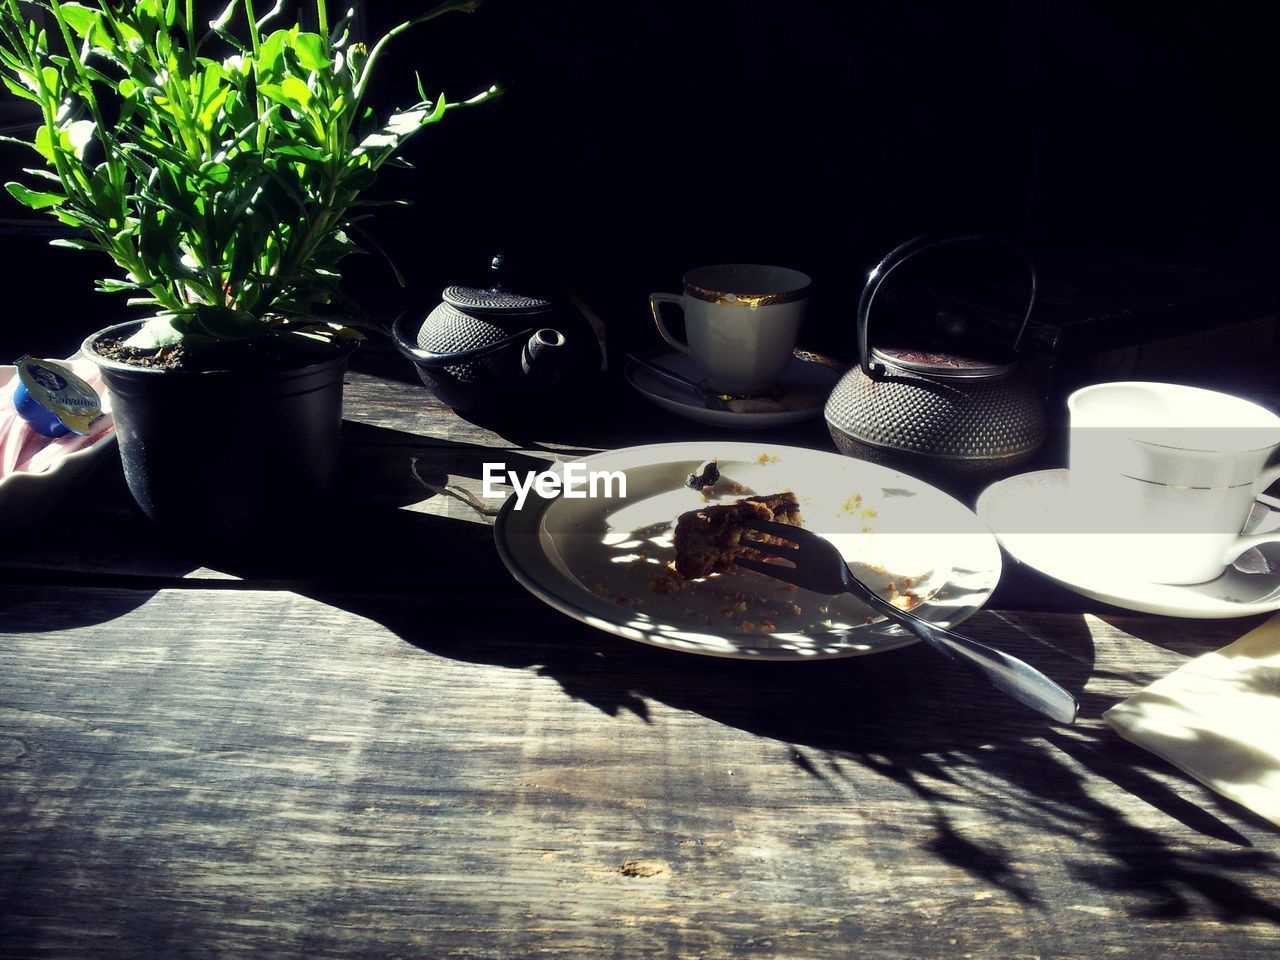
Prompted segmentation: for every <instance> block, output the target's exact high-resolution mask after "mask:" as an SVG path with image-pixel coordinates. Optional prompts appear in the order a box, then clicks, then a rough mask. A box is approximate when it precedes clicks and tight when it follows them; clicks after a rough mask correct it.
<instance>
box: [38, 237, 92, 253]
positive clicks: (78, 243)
mask: <svg viewBox="0 0 1280 960" xmlns="http://www.w3.org/2000/svg"><path fill="white" fill-rule="evenodd" d="M49 246H51V247H66V248H68V249H70V250H101V249H102V247H101V246H99V245H98V244H96V243H94V242H93V241H92V240H82V239H81V238H79V237H57V238H56V239H53V240H50V241H49Z"/></svg>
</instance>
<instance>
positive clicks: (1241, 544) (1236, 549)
mask: <svg viewBox="0 0 1280 960" xmlns="http://www.w3.org/2000/svg"><path fill="white" fill-rule="evenodd" d="M1264 543H1280V530H1272V531H1271V532H1270V533H1251V534H1247V535H1246V536H1243V537H1240V538H1238V539H1237V540H1236V541H1235V543H1233V544H1231V546H1229V547H1228V548H1227V552H1226V554H1225V555H1224V556H1223V558H1222V564H1223V566H1230V565H1231V564H1233V563H1235V562H1236V560H1237V559H1238V558H1239V556H1240V554H1242V553H1244V552H1245V551H1246V550H1248V549H1249V548H1250V547H1260V546H1262V545H1263V544H1264Z"/></svg>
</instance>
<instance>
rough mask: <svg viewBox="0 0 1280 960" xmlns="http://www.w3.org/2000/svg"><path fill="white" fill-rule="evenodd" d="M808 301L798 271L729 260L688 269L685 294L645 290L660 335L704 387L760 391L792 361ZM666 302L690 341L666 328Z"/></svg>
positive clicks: (806, 280)
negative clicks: (696, 371)
mask: <svg viewBox="0 0 1280 960" xmlns="http://www.w3.org/2000/svg"><path fill="white" fill-rule="evenodd" d="M808 300H809V278H808V277H807V276H806V275H805V274H803V273H801V272H800V271H799V270H790V269H788V268H786V267H769V266H762V265H759V264H750V263H730V264H722V265H720V266H714V267H699V268H698V269H696V270H690V271H689V272H688V273H686V274H685V276H684V293H683V294H674V293H653V294H650V295H649V309H650V310H651V311H652V312H653V321H654V323H656V324H657V325H658V333H660V334H662V339H664V340H666V341H667V343H669V344H671V346H673V347H675V348H676V349H677V350H679V351H680V352H681V353H687V354H689V356H690V357H692V358H693V361H694V363H696V364H697V366H698V367H699V368H700V369H701V370H702V372H703V373H704V374H705V375H706V378H707V383H708V384H709V385H710V386H712V387H715V388H716V389H717V390H723V391H726V392H728V393H743V394H759V393H765V392H766V391H768V390H769V389H770V388H772V387H773V386H774V385H775V384H776V383H777V382H778V378H779V377H780V376H781V375H782V371H784V370H785V369H786V368H787V364H788V363H789V362H790V361H791V351H792V349H793V348H794V347H795V345H796V337H797V336H798V335H799V333H800V323H801V321H802V320H803V319H804V311H805V307H806V306H807V305H808ZM664 303H673V304H676V305H678V306H679V307H680V309H681V310H682V311H683V313H684V328H685V334H686V336H688V338H689V342H688V343H684V342H682V341H680V340H678V339H677V338H676V337H675V336H673V335H672V333H671V331H670V330H668V329H667V325H666V324H665V323H664V322H663V320H662V304H664Z"/></svg>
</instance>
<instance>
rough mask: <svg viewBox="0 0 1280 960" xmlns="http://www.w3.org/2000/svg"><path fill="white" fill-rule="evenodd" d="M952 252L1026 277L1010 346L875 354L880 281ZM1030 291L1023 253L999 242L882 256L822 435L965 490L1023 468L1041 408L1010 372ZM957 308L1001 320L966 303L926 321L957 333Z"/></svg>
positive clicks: (959, 241)
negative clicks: (1001, 256) (997, 261)
mask: <svg viewBox="0 0 1280 960" xmlns="http://www.w3.org/2000/svg"><path fill="white" fill-rule="evenodd" d="M961 246H966V247H972V248H973V250H972V251H971V252H974V253H980V254H987V253H1001V252H1003V253H1005V254H1006V255H1007V254H1008V253H1012V254H1013V256H1014V258H1015V259H1016V260H1017V261H1018V263H1019V264H1020V266H1021V269H1022V271H1024V272H1025V275H1026V303H1025V306H1024V307H1023V308H1022V310H1021V319H1020V322H1019V323H1018V325H1017V329H1016V331H1015V332H1014V333H1013V336H1012V341H1011V342H1010V343H1008V344H1007V345H1005V346H1004V347H1003V349H998V350H997V351H996V352H995V353H994V354H993V353H992V352H991V351H990V349H988V350H986V351H985V355H984V353H983V352H982V351H975V350H972V349H964V348H960V349H957V348H955V347H954V346H952V347H951V348H944V349H935V348H931V347H929V346H919V345H911V344H907V345H903V346H894V347H889V346H877V345H874V344H873V343H872V332H871V308H872V305H873V304H874V303H875V301H876V294H877V292H878V291H879V290H880V287H881V285H882V284H883V283H884V282H885V280H886V279H888V277H889V276H890V275H891V274H892V273H893V272H894V271H895V270H897V269H898V268H899V267H901V266H902V265H903V264H905V263H907V262H908V261H910V260H911V259H913V258H914V257H916V256H918V255H920V254H923V253H924V252H926V251H931V250H938V249H941V248H946V247H961ZM1036 286H1037V277H1036V270H1035V266H1034V265H1033V264H1032V262H1031V260H1030V258H1029V257H1028V256H1027V254H1026V252H1025V251H1023V249H1022V248H1021V247H1020V246H1018V245H1017V244H1014V243H1012V242H1011V241H1008V240H1005V239H1003V238H999V237H993V236H985V235H969V236H958V237H947V238H942V239H933V240H930V239H926V238H923V237H917V238H915V239H913V240H909V241H907V242H906V243H904V244H902V245H900V246H898V247H897V248H895V249H894V250H893V251H891V252H890V253H889V254H888V256H886V257H885V258H884V259H883V260H881V261H880V263H879V264H878V265H877V266H876V267H875V269H873V270H872V271H871V273H870V276H869V277H868V279H867V283H866V285H865V287H864V288H863V291H862V296H861V298H860V300H859V303H858V363H857V364H855V365H854V366H853V367H852V368H851V369H850V370H849V371H848V372H847V373H846V374H845V375H844V377H843V378H842V379H841V380H840V382H839V383H838V384H836V387H835V389H834V390H833V391H832V392H831V396H830V397H829V398H828V400H827V404H826V408H825V416H826V421H827V428H828V429H829V430H830V432H831V437H832V439H833V440H835V442H836V446H837V447H839V448H840V451H841V452H842V453H844V454H846V455H848V456H852V457H858V458H860V459H864V460H872V461H876V462H880V463H884V464H886V465H888V466H892V467H894V468H895V469H899V470H902V471H903V472H904V473H909V474H913V475H916V476H921V477H925V478H928V479H932V480H935V481H938V482H940V483H942V484H943V485H944V486H945V485H948V484H950V485H951V486H952V487H957V486H958V487H964V488H966V490H967V488H968V487H969V485H970V484H974V483H982V482H986V481H989V480H994V479H997V478H998V477H1000V476H1007V475H1009V474H1011V473H1013V472H1015V471H1016V470H1017V469H1018V468H1019V467H1020V466H1021V465H1022V464H1024V463H1026V461H1027V460H1029V459H1030V458H1031V457H1032V456H1033V455H1034V454H1035V452H1036V450H1037V449H1038V448H1039V447H1040V445H1041V443H1042V442H1043V441H1044V437H1045V415H1044V408H1043V405H1042V403H1041V401H1040V398H1039V395H1038V394H1037V392H1036V389H1035V387H1034V386H1033V384H1032V383H1031V381H1030V379H1029V378H1028V377H1027V376H1026V375H1025V373H1024V372H1023V371H1022V370H1021V369H1020V368H1019V363H1018V348H1019V346H1020V344H1021V341H1022V336H1023V333H1024V332H1025V330H1026V327H1027V322H1028V320H1029V319H1030V317H1031V311H1032V309H1033V308H1034V306H1035V301H1036ZM965 309H968V310H970V311H976V312H979V313H985V314H986V315H998V314H999V313H1000V311H998V310H991V309H990V308H989V307H984V306H983V305H974V304H969V305H967V307H965V308H961V309H960V310H959V311H956V310H952V309H949V308H947V307H943V308H941V309H939V310H937V312H936V313H934V314H933V316H932V320H931V322H932V324H933V326H934V327H935V328H937V327H939V326H944V327H945V326H950V327H953V328H955V327H958V328H961V329H963V327H964V325H965V319H964V317H963V316H958V315H957V314H958V313H961V314H962V313H963V311H964V310H965ZM953 339H954V338H953ZM971 340H972V338H971ZM970 346H972V343H971V344H970Z"/></svg>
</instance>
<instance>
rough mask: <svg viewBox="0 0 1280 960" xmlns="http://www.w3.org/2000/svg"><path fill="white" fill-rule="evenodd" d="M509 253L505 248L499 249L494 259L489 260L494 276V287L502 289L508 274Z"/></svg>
mask: <svg viewBox="0 0 1280 960" xmlns="http://www.w3.org/2000/svg"><path fill="white" fill-rule="evenodd" d="M506 267H507V254H506V251H504V250H501V249H500V250H498V251H497V252H496V253H495V254H494V255H493V259H492V260H490V261H489V273H490V275H492V277H493V289H494V290H501V289H502V281H503V278H504V277H505V276H506V272H505V271H506Z"/></svg>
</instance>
